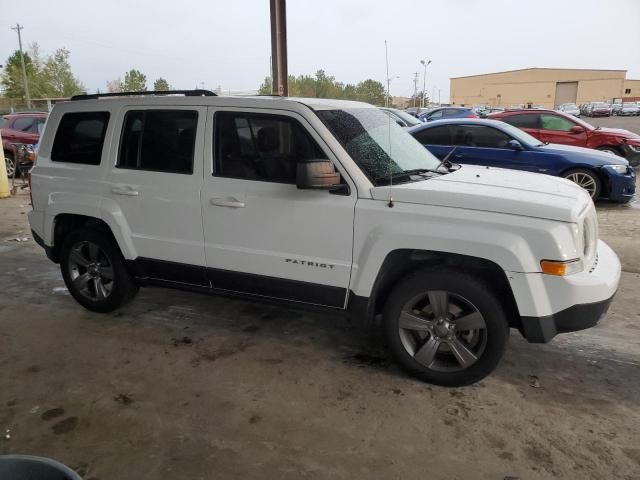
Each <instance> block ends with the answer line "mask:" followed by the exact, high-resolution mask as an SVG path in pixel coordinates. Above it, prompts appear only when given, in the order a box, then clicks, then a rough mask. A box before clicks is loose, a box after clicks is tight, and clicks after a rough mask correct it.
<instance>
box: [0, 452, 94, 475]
mask: <svg viewBox="0 0 640 480" xmlns="http://www.w3.org/2000/svg"><path fill="white" fill-rule="evenodd" d="M0 478H2V479H5V478H6V479H11V480H82V478H80V476H79V475H78V474H77V473H75V472H74V471H73V470H71V469H70V468H69V467H67V466H65V465H63V464H62V463H60V462H56V461H55V460H51V459H49V458H44V457H33V456H31V455H0Z"/></svg>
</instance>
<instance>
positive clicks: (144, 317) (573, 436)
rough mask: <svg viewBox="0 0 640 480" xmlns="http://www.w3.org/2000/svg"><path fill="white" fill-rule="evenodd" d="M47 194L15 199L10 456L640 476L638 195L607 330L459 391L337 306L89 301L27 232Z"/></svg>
mask: <svg viewBox="0 0 640 480" xmlns="http://www.w3.org/2000/svg"><path fill="white" fill-rule="evenodd" d="M27 203H28V197H27V196H25V195H20V196H18V197H14V198H11V199H8V200H0V264H1V265H2V269H1V271H0V371H1V372H2V375H1V376H0V429H1V431H0V433H1V434H2V437H0V454H2V453H26V454H36V455H45V456H49V457H53V458H56V459H58V460H60V461H62V462H64V463H66V464H68V465H70V466H72V467H73V468H75V469H77V470H78V471H79V472H81V473H82V475H83V476H84V477H85V479H87V480H111V479H113V480H121V479H136V480H147V479H149V480H152V479H153V480H157V479H159V478H162V479H174V478H175V479H187V478H188V479H210V478H217V479H227V478H229V479H231V478H242V479H267V478H268V479H300V478H305V479H326V478H336V479H355V478H363V479H384V480H389V479H396V478H397V479H400V478H402V479H407V478H419V477H427V478H431V479H447V480H454V479H459V480H463V479H464V480H467V479H500V480H502V479H504V478H505V477H516V478H520V479H523V480H524V479H549V478H559V479H574V478H575V479H581V480H584V479H594V480H595V479H597V480H602V479H614V478H615V479H621V480H622V479H624V480H632V479H638V478H640V444H639V442H638V438H639V437H638V432H639V431H640V382H638V379H639V378H640V376H639V374H638V372H639V367H640V314H639V312H640V297H639V296H638V291H639V290H640V274H639V272H640V253H639V252H638V249H637V238H638V234H639V232H640V230H639V229H640V208H638V207H639V206H638V205H637V204H632V205H629V206H619V205H604V206H601V207H600V222H601V232H602V236H603V237H604V238H605V240H607V241H609V242H610V243H611V244H612V245H613V246H614V247H615V248H616V250H617V251H618V253H619V254H620V256H621V258H622V260H623V264H624V270H625V273H624V274H623V277H622V284H621V287H620V290H619V292H618V295H617V296H616V298H615V300H614V302H613V304H612V307H611V310H610V314H609V316H608V318H607V320H606V321H604V322H602V323H601V324H600V325H598V326H597V327H596V328H593V329H590V330H587V331H583V332H579V333H573V334H566V335H563V336H559V337H557V338H556V339H555V340H554V341H553V342H551V343H550V344H548V345H530V344H527V343H526V342H525V341H524V340H523V339H522V338H521V337H520V335H519V334H518V333H517V332H512V336H511V342H510V346H509V348H508V350H507V352H506V355H505V357H504V359H503V362H502V364H501V365H500V366H499V368H498V369H497V371H496V372H495V373H494V374H493V375H492V376H491V377H489V378H487V379H486V380H484V381H482V382H480V383H478V384H476V385H474V386H471V387H466V388H458V389H447V388H439V387H434V386H429V385H426V384H423V383H420V382H417V381H415V380H413V379H411V378H408V377H407V376H406V375H404V373H402V372H401V371H400V370H399V369H398V368H397V367H396V366H395V365H394V364H393V363H392V362H391V361H390V359H389V357H388V355H387V353H386V351H385V350H384V348H383V347H382V345H381V343H380V341H379V338H378V335H377V334H376V332H375V331H370V332H366V331H363V330H360V329H357V328H353V327H351V326H349V324H348V323H345V321H344V319H343V318H341V317H339V316H336V315H329V314H326V313H314V312H311V313H310V312H305V311H298V310H294V309H289V308H282V307H274V306H265V305H261V304H255V303H248V302H244V301H239V300H231V299H226V298H221V297H212V296H204V295H197V294H192V293H185V292H180V291H175V290H164V289H144V290H142V291H141V292H140V294H139V296H138V298H137V299H136V300H135V301H134V302H133V303H131V304H130V305H128V306H127V307H126V308H124V309H122V310H120V311H118V312H115V313H113V314H109V315H98V314H94V313H91V312H88V311H86V310H83V309H82V308H81V307H80V306H79V305H77V304H76V303H75V302H74V301H73V299H72V298H71V297H70V296H69V295H68V293H67V291H66V289H65V288H64V284H63V282H62V279H61V276H60V274H59V270H58V268H57V266H56V265H54V264H52V263H50V262H49V261H48V260H47V259H46V257H45V255H44V253H43V251H42V249H40V248H39V247H37V245H35V244H34V243H33V241H32V240H30V239H29V240H27V241H24V242H16V241H13V239H16V238H22V237H29V236H30V235H29V230H28V226H27V223H26V216H25V214H24V213H25V211H26V210H27V208H28V207H27V206H26V204H27ZM634 238H635V239H636V240H635V243H634V242H633V239H634ZM5 433H6V437H5Z"/></svg>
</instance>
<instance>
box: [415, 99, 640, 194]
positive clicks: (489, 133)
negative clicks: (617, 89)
mask: <svg viewBox="0 0 640 480" xmlns="http://www.w3.org/2000/svg"><path fill="white" fill-rule="evenodd" d="M506 113H507V112H505V114H506ZM509 117H511V120H514V119H516V118H518V115H512V116H507V117H505V118H503V120H508V119H509ZM516 123H517V122H516ZM409 133H410V134H411V135H413V137H414V138H416V139H417V140H418V141H419V142H420V143H421V144H422V145H424V146H425V147H426V148H427V149H428V150H429V151H430V152H431V153H433V154H434V155H435V156H436V157H438V158H440V159H441V160H442V159H444V158H445V157H448V156H450V157H449V158H450V160H451V161H453V162H456V163H462V164H471V165H484V166H491V167H501V168H509V169H514V170H525V171H529V172H537V173H544V174H547V175H554V176H558V177H563V178H566V179H569V180H571V181H573V182H574V183H576V184H578V185H580V186H581V187H582V188H584V189H585V190H586V191H587V192H588V193H589V195H591V197H592V198H593V199H594V200H595V199H598V198H606V199H609V200H613V201H618V202H628V201H630V200H631V199H632V198H633V195H634V194H635V170H634V168H633V167H632V166H630V165H629V162H628V161H627V160H625V159H623V158H620V157H618V156H614V155H611V154H609V153H605V152H599V151H597V150H591V149H587V148H580V147H571V146H566V145H560V144H555V143H547V142H542V141H540V139H539V138H537V137H535V136H533V135H530V134H528V133H527V132H525V131H523V130H521V129H519V128H516V127H515V126H513V125H510V124H509V123H505V122H504V121H498V120H491V119H487V120H483V119H465V120H463V119H455V120H442V121H439V122H433V123H430V124H423V125H419V126H416V127H413V128H411V129H410V130H409ZM539 136H540V134H539V132H538V137H539ZM638 140H639V142H640V138H639V139H638ZM639 145H640V143H639ZM639 148H640V147H639Z"/></svg>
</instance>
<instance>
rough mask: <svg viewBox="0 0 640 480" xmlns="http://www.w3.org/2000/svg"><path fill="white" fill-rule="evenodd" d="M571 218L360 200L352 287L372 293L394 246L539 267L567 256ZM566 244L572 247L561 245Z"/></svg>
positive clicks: (507, 267) (511, 266) (513, 268)
mask: <svg viewBox="0 0 640 480" xmlns="http://www.w3.org/2000/svg"><path fill="white" fill-rule="evenodd" d="M575 235H577V227H576V225H575V224H572V223H563V222H557V221H549V220H544V219H537V218H530V217H521V216H515V215H507V214H500V213H492V212H482V211H471V210H464V209H455V208H448V207H436V208H429V214H428V215H427V214H426V212H425V208H424V207H422V206H420V208H419V210H418V209H416V206H415V205H409V204H400V203H397V204H396V205H395V206H394V208H389V207H388V206H387V205H386V204H383V203H382V202H375V201H371V202H370V201H362V200H361V201H359V202H358V207H357V208H356V219H355V228H354V265H353V271H352V275H351V284H350V289H351V291H353V292H354V293H355V294H356V295H358V296H363V297H368V296H369V295H370V294H371V291H372V288H373V285H374V282H375V280H376V278H377V276H378V272H379V271H380V268H381V266H382V263H383V262H384V260H385V258H386V257H387V255H388V254H389V253H390V252H392V251H394V250H398V249H410V250H419V251H431V252H446V253H450V254H459V255H465V256H469V257H476V258H479V259H484V260H489V261H491V262H493V263H495V264H496V265H498V266H499V267H500V268H501V269H502V270H503V271H504V272H505V274H507V276H508V274H509V272H520V273H531V272H535V273H538V272H540V261H541V260H543V259H557V260H568V259H571V258H576V257H578V256H579V252H577V251H576V249H575V240H574V238H575ZM563 245H570V246H572V248H571V251H562V250H559V248H561V247H560V246H563Z"/></svg>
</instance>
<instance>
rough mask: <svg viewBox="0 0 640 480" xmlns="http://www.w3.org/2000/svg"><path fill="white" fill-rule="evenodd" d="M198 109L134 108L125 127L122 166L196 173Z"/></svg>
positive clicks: (119, 160) (119, 164)
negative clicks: (195, 150) (194, 166)
mask: <svg viewBox="0 0 640 480" xmlns="http://www.w3.org/2000/svg"><path fill="white" fill-rule="evenodd" d="M197 124H198V112H195V111H192V110H130V111H129V112H127V115H126V116H125V121H124V127H123V129H122V138H121V142H120V152H119V154H118V165H117V166H118V168H129V169H134V170H151V171H155V172H167V173H186V174H191V173H193V152H194V149H195V142H196V127H197Z"/></svg>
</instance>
